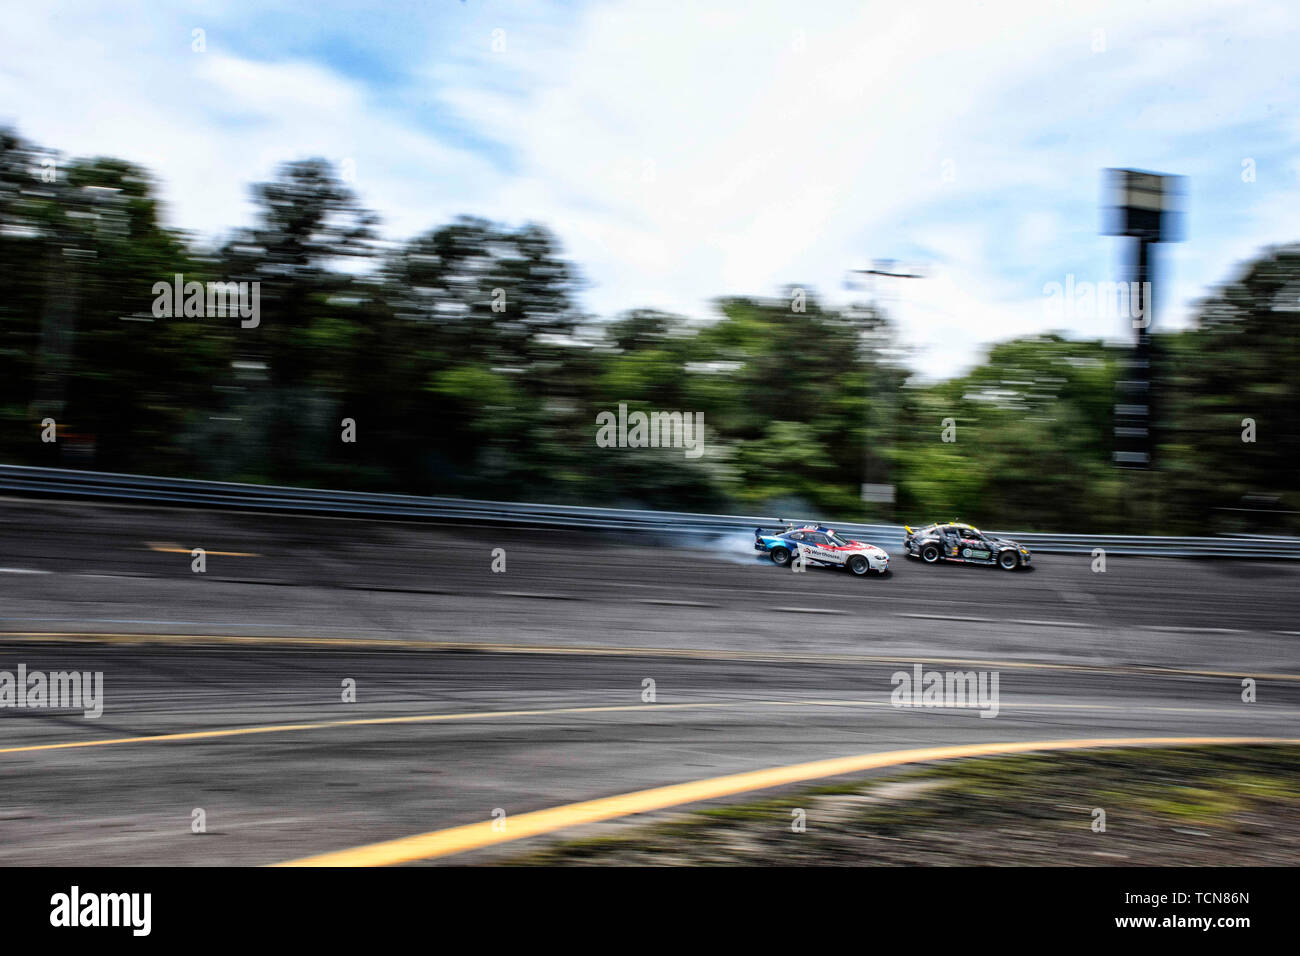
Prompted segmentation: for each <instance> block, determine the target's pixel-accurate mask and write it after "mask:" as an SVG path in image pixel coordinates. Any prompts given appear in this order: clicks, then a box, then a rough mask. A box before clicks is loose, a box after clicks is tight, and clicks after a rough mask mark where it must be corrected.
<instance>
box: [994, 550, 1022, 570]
mask: <svg viewBox="0 0 1300 956" xmlns="http://www.w3.org/2000/svg"><path fill="white" fill-rule="evenodd" d="M998 564H999V565H1001V566H1002V569H1003V570H1004V571H1014V570H1015V569H1016V568H1018V567H1020V555H1018V554H1016V553H1015V552H1014V551H1003V552H1002V553H1001V554H999V555H998Z"/></svg>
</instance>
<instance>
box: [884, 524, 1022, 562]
mask: <svg viewBox="0 0 1300 956" xmlns="http://www.w3.org/2000/svg"><path fill="white" fill-rule="evenodd" d="M903 529H904V530H905V531H906V532H907V534H906V536H905V537H904V538H903V551H904V553H905V554H906V555H907V556H908V557H909V558H920V559H921V560H922V561H924V562H925V563H926V564H935V563H937V562H939V561H956V562H958V563H961V564H989V565H992V564H996V565H997V566H998V567H1000V568H1005V569H1006V570H1007V571H1014V570H1016V569H1017V568H1019V567H1023V566H1025V565H1027V564H1029V559H1030V554H1029V549H1028V548H1026V547H1025V546H1024V545H1022V544H1020V543H1019V542H1018V541H1012V540H1011V539H1010V538H1000V537H998V536H997V535H992V534H985V533H984V532H982V531H980V529H979V528H973V527H971V526H970V525H968V524H961V523H960V522H957V521H950V522H948V523H947V524H931V525H926V526H925V527H924V528H918V529H917V530H916V531H913V530H912V528H911V527H910V526H908V525H903Z"/></svg>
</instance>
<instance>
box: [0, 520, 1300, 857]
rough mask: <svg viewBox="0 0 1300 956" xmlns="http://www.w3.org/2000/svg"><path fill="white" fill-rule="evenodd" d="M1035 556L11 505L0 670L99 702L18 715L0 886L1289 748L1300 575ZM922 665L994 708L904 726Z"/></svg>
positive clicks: (1295, 702)
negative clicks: (977, 769) (1081, 746)
mask: <svg viewBox="0 0 1300 956" xmlns="http://www.w3.org/2000/svg"><path fill="white" fill-rule="evenodd" d="M195 547H202V548H204V549H206V550H207V553H208V556H207V570H206V572H205V573H202V574H199V573H194V572H193V571H192V570H191V560H192V559H191V557H190V549H191V548H195ZM497 548H501V549H504V551H505V560H506V570H505V572H504V573H494V572H493V571H492V560H493V554H492V552H493V549H497ZM1034 564H1035V567H1034V568H1033V569H1032V570H1030V571H1028V572H1019V573H1007V572H1004V571H1001V570H999V569H987V568H974V567H962V566H955V565H954V566H940V567H925V566H921V565H919V564H915V563H912V562H908V561H905V560H903V559H902V557H901V555H900V554H899V553H898V552H897V551H895V552H894V560H893V571H892V573H891V574H890V576H888V577H886V578H874V577H873V578H869V579H865V580H864V579H857V578H854V577H852V576H851V575H848V574H845V573H842V572H836V571H831V570H825V569H810V570H809V571H807V572H805V573H803V574H796V573H794V572H791V571H788V570H782V569H777V568H775V567H773V566H771V565H770V564H767V563H764V562H763V561H762V560H760V559H758V558H756V557H755V556H754V555H753V553H752V551H751V550H750V543H749V541H747V540H746V539H745V538H744V537H743V536H740V537H737V538H734V539H718V540H712V541H700V542H695V543H693V544H691V545H689V546H683V545H681V544H680V543H679V542H676V541H673V540H671V538H670V537H669V536H667V535H665V537H664V539H663V540H658V539H654V538H644V537H643V538H638V539H636V540H619V539H618V538H616V537H612V536H593V535H590V534H587V533H576V532H574V533H570V532H554V533H535V532H521V531H513V532H512V531H503V530H500V529H490V530H484V529H480V528H473V527H454V526H449V525H430V524H410V523H398V522H370V521H354V520H346V519H321V518H292V517H284V516H272V515H261V514H249V513H231V512H211V511H199V510H184V509H155V508H138V507H131V506H113V505H102V504H71V503H56V502H49V501H26V500H16V499H9V500H2V501H0V670H7V671H10V672H13V671H15V670H16V668H17V667H18V665H19V664H25V665H26V666H27V669H28V671H29V672H31V671H37V670H40V671H46V672H50V671H57V670H78V671H90V672H95V671H102V672H103V674H104V697H105V704H104V712H103V715H102V716H101V717H99V718H98V719H88V718H86V717H85V716H83V715H82V714H81V713H80V712H79V711H68V710H49V709H25V708H24V709H18V708H0V780H2V781H3V796H2V797H0V863H3V864H8V865H16V864H40V865H54V864H74V865H77V864H106V865H117V864H142V863H158V864H264V863H274V862H280V861H284V860H291V859H299V858H302V857H307V856H311V855H314V854H320V853H328V852H333V851H339V850H344V849H347V848H351V847H357V846H362V845H366V844H371V843H375V842H378V841H386V840H394V839H398V838H402V837H407V836H410V835H413V834H420V833H427V832H429V831H434V830H440V829H444V828H449V827H457V826H462V825H466V824H475V823H480V822H482V821H486V820H491V819H492V818H493V813H494V811H498V810H499V811H502V812H504V813H505V815H506V818H507V820H508V819H509V818H510V817H512V816H515V815H518V814H522V813H527V812H530V811H536V810H542V809H546V808H551V807H556V806H561V805H565V804H570V803H573V802H576V801H585V800H591V799H594V798H599V797H605V796H611V795H616V794H621V793H626V792H629V791H635V790H640V789H643V788H649V787H658V786H664V785H669V784H676V783H681V782H686V781H693V780H699V779H703V778H709V777H715V776H718V775H722V774H730V773H739V772H744V771H752V770H759V769H763V768H768V767H775V766H778V765H784V764H793V763H799V762H804V761H811V760H821V759H830V758H837V757H844V756H848V755H856V754H866V753H875V752H882V751H892V750H897V749H903V748H916V747H928V746H940V745H967V744H977V743H985V742H1012V741H1031V740H1032V741H1038V740H1063V739H1073V738H1081V737H1088V738H1092V737H1153V736H1242V737H1261V736H1270V737H1298V736H1300V651H1298V650H1297V648H1298V644H1297V642H1298V641H1300V621H1297V619H1296V615H1295V613H1294V610H1293V605H1294V594H1295V592H1296V585H1297V582H1298V581H1300V567H1297V566H1296V565H1294V564H1290V563H1286V562H1269V561H1237V562H1231V561H1208V560H1207V561H1196V560H1170V559H1155V558H1110V559H1109V560H1108V562H1107V568H1106V571H1105V573H1096V572H1095V571H1094V570H1093V560H1092V558H1091V557H1089V556H1068V557H1067V556H1050V555H1036V556H1035V561H1034ZM918 662H919V663H923V664H924V666H925V668H926V669H927V670H929V669H937V670H959V669H960V670H971V669H980V670H990V671H996V672H997V673H998V675H999V680H1000V701H999V711H998V714H997V716H996V717H994V718H992V719H989V718H985V717H981V716H980V711H979V710H978V709H971V708H966V709H957V708H949V709H943V708H910V709H901V708H895V707H892V706H891V705H890V693H891V691H892V690H893V684H892V681H891V675H893V674H894V673H895V672H896V671H899V670H907V671H910V670H911V667H912V665H913V664H914V663H918ZM1243 678H1252V679H1254V680H1255V681H1256V683H1257V696H1258V699H1257V700H1256V702H1254V703H1245V702H1243V701H1242V697H1241V694H1242V680H1243ZM344 681H355V685H356V701H355V702H344V701H343V699H342V698H343V690H342V688H343V685H344ZM647 681H653V682H654V683H653V686H654V691H655V699H654V701H653V702H645V701H643V694H644V693H645V688H646V682H647ZM231 730H237V731H241V732H240V733H236V734H228V733H225V732H226V731H231ZM168 734H186V735H188V736H186V737H184V738H182V739H175V738H166V737H162V736H160V735H168ZM147 738H157V739H147ZM65 744H87V745H88V746H74V747H67V746H59V747H56V746H53V745H65ZM196 809H202V810H203V812H204V814H205V816H206V830H207V832H206V833H203V834H194V833H192V832H191V821H192V819H193V814H194V811H195V810H196ZM498 815H499V814H498ZM1080 832H1081V834H1085V835H1086V834H1089V831H1088V829H1087V827H1086V826H1084V827H1082V828H1081V830H1080ZM527 846H528V844H526V843H524V844H513V845H510V847H509V849H510V850H511V851H512V852H513V851H517V850H520V849H525V848H526V847H527ZM493 854H495V856H494V855H493ZM500 856H501V848H498V849H497V850H495V851H489V852H487V853H481V852H480V853H468V854H463V855H458V856H453V857H446V858H444V859H443V860H441V861H440V862H452V863H462V862H471V863H472V862H481V861H483V860H488V859H496V858H500ZM864 862H870V861H864Z"/></svg>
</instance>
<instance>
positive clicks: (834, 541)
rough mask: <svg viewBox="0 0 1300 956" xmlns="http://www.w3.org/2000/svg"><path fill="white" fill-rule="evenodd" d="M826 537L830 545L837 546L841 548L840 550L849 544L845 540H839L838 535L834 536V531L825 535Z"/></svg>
mask: <svg viewBox="0 0 1300 956" xmlns="http://www.w3.org/2000/svg"><path fill="white" fill-rule="evenodd" d="M826 537H827V538H828V539H829V540H830V543H831V544H834V545H838V546H839V547H841V548H843V547H845V546H846V545H847V544H848V543H849V542H848V541H847V540H845V539H844V538H841V537H840V536H839V535H838V534H836V533H835V532H834V531H832V532H831V533H830V534H828V535H826Z"/></svg>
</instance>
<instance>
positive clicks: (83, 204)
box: [0, 130, 1300, 533]
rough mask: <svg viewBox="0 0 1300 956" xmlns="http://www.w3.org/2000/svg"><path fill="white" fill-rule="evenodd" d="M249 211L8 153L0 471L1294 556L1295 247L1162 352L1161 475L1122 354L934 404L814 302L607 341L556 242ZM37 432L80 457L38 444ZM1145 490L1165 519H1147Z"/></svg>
mask: <svg viewBox="0 0 1300 956" xmlns="http://www.w3.org/2000/svg"><path fill="white" fill-rule="evenodd" d="M46 161H57V164H58V165H57V175H55V176H52V177H51V176H50V175H49V170H50V169H51V168H52V167H49V166H46V165H44V164H45V163H46ZM47 180H49V181H47ZM252 195H253V198H254V201H255V204H256V208H257V217H256V221H255V223H254V225H253V226H252V227H250V228H248V229H245V230H240V231H238V232H236V233H235V234H233V235H231V236H230V237H229V238H228V239H227V240H226V241H225V242H223V243H222V244H221V245H220V247H219V248H217V249H215V250H209V249H204V248H201V247H200V246H198V245H197V244H196V243H194V242H193V241H192V240H190V239H189V238H188V237H186V236H184V235H182V234H179V233H177V232H175V231H172V230H169V229H167V228H166V227H164V226H163V225H162V224H161V221H160V218H159V206H158V200H157V198H156V193H155V187H154V184H153V183H152V181H151V180H150V178H149V176H148V174H147V173H146V172H145V171H144V170H141V169H139V168H138V167H135V166H133V165H131V164H130V163H126V162H123V161H120V160H115V159H107V158H100V159H91V160H78V161H75V162H65V161H63V160H61V159H60V158H59V157H57V156H56V155H55V154H53V153H51V152H49V151H47V150H43V149H41V148H39V147H37V146H34V145H32V144H30V143H27V142H26V141H24V140H22V139H21V138H20V137H19V136H18V135H17V134H15V133H13V132H9V131H4V130H0V456H3V458H4V459H5V460H9V461H17V462H27V463H32V464H52V465H82V466H88V467H96V468H102V469H109V470H122V471H139V472H152V473H166V474H177V475H194V476H203V477H216V478H227V479H232V480H258V481H277V482H286V483H299V484H317V485H329V486H334V487H352V488H358V489H368V490H398V491H408V492H414V493H443V494H470V495H474V496H479V497H501V498H529V499H533V500H552V501H579V502H584V503H591V504H605V505H619V504H636V505H641V506H646V507H664V508H678V509H692V508H696V509H706V510H718V511H722V510H729V509H735V510H741V511H746V512H751V513H753V512H757V513H760V514H770V513H772V512H773V510H774V509H776V508H777V507H778V506H779V507H780V508H781V510H782V512H783V513H794V512H795V511H799V512H801V515H800V516H807V517H820V518H827V519H834V518H840V519H858V520H862V519H875V520H902V521H908V522H910V523H913V524H915V523H918V522H923V521H930V520H935V519H948V518H952V517H960V518H962V519H965V520H969V521H972V522H975V523H977V524H981V525H984V526H987V527H990V528H999V527H1001V528H1007V529H1012V528H1022V529H1031V530H1032V529H1054V530H1066V531H1100V530H1119V529H1127V530H1132V531H1145V530H1165V531H1172V530H1180V531H1190V532H1198V533H1209V532H1214V531H1217V530H1228V529H1244V530H1278V531H1287V530H1290V531H1295V530H1297V522H1296V520H1295V516H1296V514H1297V513H1298V512H1300V499H1298V498H1297V491H1296V487H1297V486H1296V481H1295V475H1296V464H1297V458H1298V457H1300V454H1298V453H1300V387H1298V386H1297V380H1296V376H1295V374H1294V369H1295V368H1297V367H1298V366H1300V363H1298V362H1297V359H1300V335H1298V334H1297V329H1296V322H1295V319H1296V317H1297V315H1298V314H1300V249H1297V248H1296V247H1290V248H1284V249H1277V250H1270V251H1269V252H1267V253H1266V254H1265V255H1264V256H1263V257H1262V258H1260V259H1259V260H1258V261H1257V262H1255V263H1252V264H1251V265H1250V266H1249V267H1248V268H1247V269H1246V270H1245V271H1244V272H1243V274H1242V275H1241V277H1240V278H1239V279H1238V280H1237V281H1235V282H1233V283H1230V284H1229V285H1227V286H1226V287H1225V288H1223V289H1222V290H1220V291H1219V292H1217V293H1216V294H1215V295H1213V296H1212V297H1211V298H1210V299H1208V300H1207V301H1206V303H1205V304H1204V306H1203V308H1202V310H1201V315H1200V317H1199V321H1198V322H1197V324H1196V326H1195V327H1194V328H1192V329H1190V330H1187V331H1184V332H1179V333H1175V334H1163V335H1159V336H1156V340H1157V343H1158V349H1157V353H1158V361H1157V362H1156V365H1155V368H1156V375H1157V385H1158V395H1159V396H1160V398H1159V401H1158V402H1157V403H1156V405H1155V408H1156V414H1157V436H1158V439H1159V454H1158V456H1157V466H1158V467H1157V470H1156V471H1155V472H1154V473H1153V474H1149V475H1145V476H1135V475H1134V474H1133V473H1126V472H1119V471H1117V470H1116V469H1115V468H1114V466H1113V465H1112V463H1111V452H1112V438H1111V429H1112V421H1111V415H1112V407H1113V405H1114V403H1115V400H1116V399H1115V394H1116V392H1115V377H1116V370H1117V368H1118V367H1119V361H1120V359H1121V358H1122V357H1123V351H1122V350H1120V349H1117V348H1116V347H1113V346H1109V345H1106V344H1103V343H1101V342H1086V341H1070V340H1067V339H1065V338H1062V337H1060V336H1056V335H1042V336H1032V337H1027V338H1022V339H1017V340H1014V341H1010V342H1004V343H1001V344H999V345H996V346H994V347H993V348H992V349H991V350H990V351H989V353H988V355H987V357H986V358H985V360H984V361H983V362H982V363H981V364H980V365H979V366H978V367H977V368H975V369H973V370H972V371H970V372H969V373H967V374H966V375H963V376H961V377H960V378H956V379H953V380H949V381H943V382H933V383H925V382H920V381H917V380H916V379H915V378H914V377H913V376H912V375H911V374H910V373H909V372H908V371H907V370H906V369H905V368H904V367H903V366H902V365H901V364H900V363H899V361H898V359H897V356H898V355H900V354H901V351H900V349H899V348H898V347H897V344H896V342H895V340H894V332H893V329H892V327H891V325H890V323H889V321H888V319H887V317H886V316H885V315H883V314H882V313H881V312H880V311H879V310H877V309H876V308H874V307H870V306H855V307H852V308H844V309H834V308H829V307H826V306H824V305H823V304H822V303H820V302H819V301H818V300H817V299H816V297H815V296H814V295H811V294H805V293H804V292H803V290H800V289H797V288H794V287H791V288H789V289H787V290H786V294H785V295H783V296H781V297H778V298H774V299H757V298H730V299H724V300H720V301H719V302H718V303H717V315H716V317H715V318H714V319H713V320H712V321H708V322H702V323H701V322H690V321H688V320H686V319H684V318H683V317H680V316H675V315H670V314H667V313H663V312H656V311H653V310H634V311H631V312H627V313H624V314H623V315H620V316H618V317H616V318H614V319H613V320H608V321H603V320H600V319H597V318H594V317H591V316H588V315H585V314H583V313H582V312H581V310H580V309H579V307H578V305H577V299H578V292H579V289H580V288H581V283H580V280H579V277H578V275H577V272H576V270H575V268H574V267H573V266H572V265H571V264H570V263H568V262H566V261H565V260H564V259H563V258H562V255H561V251H560V249H559V246H558V243H557V242H556V240H555V238H554V237H553V236H552V235H551V234H550V233H549V232H548V231H547V230H546V229H545V228H544V227H542V226H540V225H537V224H531V223H530V224H525V225H522V226H510V225H506V224H502V223H495V222H490V221H487V220H483V219H476V218H469V217H462V218H459V219H457V220H455V221H453V222H451V223H448V224H445V225H443V226H440V227H438V228H435V229H432V230H431V231H429V232H426V233H424V234H422V235H419V236H417V237H415V238H414V239H412V240H410V241H408V242H405V243H401V244H396V245H388V246H384V247H381V246H380V243H379V237H378V234H377V231H376V226H377V221H376V217H375V216H374V215H373V214H372V213H371V212H369V211H368V210H366V209H365V208H364V207H363V206H362V204H361V203H360V201H359V200H358V198H357V197H356V196H355V195H354V194H353V193H352V191H351V190H350V189H349V188H348V187H347V186H346V185H344V184H343V183H341V182H340V181H339V180H338V178H337V177H336V175H335V173H334V171H333V169H332V168H331V167H330V165H329V164H328V163H326V162H324V161H322V160H318V159H312V160H303V161H299V162H294V163H289V164H286V165H285V166H284V167H283V168H282V169H281V170H279V172H278V174H277V175H276V177H275V178H274V179H273V180H272V181H270V182H267V183H262V184H259V185H257V186H255V187H253V189H252ZM344 263H350V264H348V265H346V266H345V265H344ZM176 274H183V275H184V277H185V279H186V280H197V281H199V282H206V281H209V280H211V281H233V282H240V281H244V282H250V283H252V282H256V283H259V288H260V308H261V322H260V325H259V326H258V327H257V328H241V327H240V324H239V321H238V318H236V317H217V318H200V317H184V316H176V317H167V318H156V317H155V316H153V314H152V311H151V309H152V304H153V299H154V291H153V287H154V284H155V283H157V282H166V283H170V282H171V281H172V279H173V277H174V276H175V275H176ZM620 404H626V405H627V406H628V407H629V408H631V409H641V410H645V411H656V410H658V411H669V412H672V411H680V412H690V413H695V412H701V413H703V415H704V420H705V426H706V429H707V448H708V452H707V454H705V455H704V456H703V457H701V458H693V457H688V456H687V455H685V454H684V453H683V450H682V449H680V448H659V449H626V448H608V449H607V448H597V447H596V445H595V440H594V439H595V430H596V429H595V421H596V416H597V414H598V413H599V412H602V411H612V410H615V409H617V407H618V406H619V405H620ZM45 416H50V417H53V418H55V419H56V420H57V421H58V422H59V424H60V426H61V431H60V436H61V437H60V441H59V442H58V443H56V444H48V445H47V444H42V443H41V442H40V441H39V422H40V420H41V419H42V418H43V417H45ZM344 419H352V420H353V421H355V423H356V437H357V440H356V441H355V442H344V441H341V430H342V422H343V420H344ZM947 419H951V420H952V421H953V423H954V424H955V431H956V440H955V441H951V442H949V441H944V440H943V434H944V428H943V423H944V422H945V420H947ZM1244 419H1251V420H1252V421H1253V422H1254V428H1255V430H1256V434H1257V440H1256V441H1255V442H1254V443H1248V442H1243V441H1242V440H1241V439H1242V432H1243V428H1244V427H1245V425H1244V423H1243V420H1244ZM864 483H865V484H873V485H880V484H885V485H893V486H896V491H897V501H896V503H895V504H893V505H888V504H877V505H872V506H870V508H868V506H866V505H864V504H863V502H862V500H861V498H860V494H859V489H860V486H861V485H862V484H864ZM1144 486H1145V488H1146V492H1147V494H1148V498H1149V497H1151V496H1150V494H1149V492H1150V491H1151V489H1155V492H1156V496H1157V497H1158V498H1159V499H1160V500H1161V501H1163V502H1165V507H1163V508H1162V509H1148V508H1144V507H1139V506H1138V501H1139V497H1140V496H1138V495H1137V494H1136V492H1138V491H1140V490H1141V489H1142V488H1143V487H1144Z"/></svg>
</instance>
